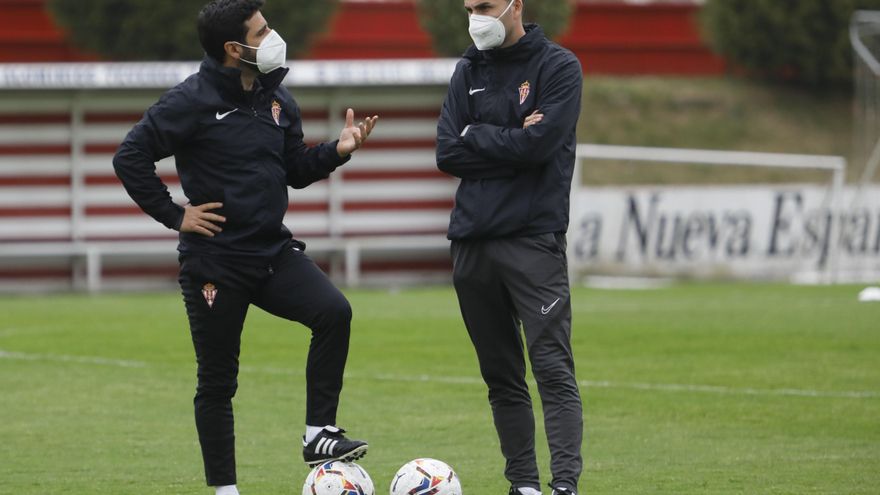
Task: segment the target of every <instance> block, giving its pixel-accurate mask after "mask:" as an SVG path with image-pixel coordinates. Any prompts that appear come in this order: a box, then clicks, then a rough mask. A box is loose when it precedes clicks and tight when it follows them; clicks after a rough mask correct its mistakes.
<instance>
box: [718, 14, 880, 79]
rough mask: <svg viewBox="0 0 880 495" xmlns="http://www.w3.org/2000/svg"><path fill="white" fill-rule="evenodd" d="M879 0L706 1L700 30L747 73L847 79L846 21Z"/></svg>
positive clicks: (849, 76) (849, 72) (849, 58)
mask: <svg viewBox="0 0 880 495" xmlns="http://www.w3.org/2000/svg"><path fill="white" fill-rule="evenodd" d="M858 9H869V10H874V9H880V0H707V2H706V5H705V7H704V8H703V11H702V14H701V17H702V25H703V29H704V32H705V34H706V36H707V38H708V40H709V42H710V43H711V45H712V47H713V48H714V49H715V51H717V52H718V53H719V54H721V55H722V56H724V57H725V58H727V59H728V60H730V61H731V62H733V63H734V64H735V65H738V66H741V67H743V68H745V69H746V70H747V71H748V73H749V74H750V75H753V76H757V77H761V78H767V79H774V80H781V81H788V82H797V83H802V84H806V85H810V86H826V85H835V84H846V83H848V82H849V81H851V80H852V60H853V59H852V47H851V45H850V41H849V21H850V17H851V16H852V14H853V12H854V11H855V10H858Z"/></svg>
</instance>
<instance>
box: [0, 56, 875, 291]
mask: <svg viewBox="0 0 880 495" xmlns="http://www.w3.org/2000/svg"><path fill="white" fill-rule="evenodd" d="M161 65H162V67H156V69H157V70H156V71H153V70H147V69H149V67H146V66H142V65H139V64H59V65H49V66H40V65H28V66H0V290H13V291H21V290H45V289H52V288H55V289H59V288H60V289H69V288H85V289H89V290H101V289H107V288H117V287H126V288H138V289H148V288H154V287H169V286H172V285H173V282H174V280H175V278H176V277H175V272H176V259H175V250H174V246H175V237H176V234H175V233H174V232H172V231H169V230H167V229H165V228H164V227H162V226H161V225H159V224H158V223H156V222H155V221H153V220H152V219H150V218H148V217H147V216H146V215H144V214H143V213H142V212H141V211H140V210H139V209H138V208H137V207H136V206H135V205H134V204H133V203H132V202H131V200H130V199H129V198H128V197H127V196H126V194H125V192H124V190H123V189H122V187H121V185H120V184H119V183H118V180H117V179H116V178H115V176H114V174H113V171H112V166H111V157H112V155H113V153H114V152H115V149H116V146H117V145H118V143H119V142H120V141H121V139H122V138H123V136H124V135H125V133H126V132H127V130H128V129H129V128H130V127H131V125H133V124H134V123H135V122H136V121H137V120H138V119H139V118H140V115H141V113H142V112H143V110H144V109H145V108H146V107H147V106H149V105H150V104H151V103H153V102H154V101H155V100H156V99H157V98H158V96H159V95H160V94H161V92H162V89H161V88H164V87H168V86H170V85H172V84H174V83H176V82H177V81H178V80H179V79H180V78H182V77H183V76H185V75H186V74H188V73H190V72H192V71H193V70H195V67H196V66H195V65H194V64H161ZM452 65H454V64H450V62H449V61H424V62H405V63H404V62H395V63H388V62H379V63H374V64H366V65H364V64H362V65H357V64H355V65H352V63H349V62H333V63H331V62H326V63H307V64H304V63H302V62H296V63H295V64H294V70H293V72H292V75H291V78H292V79H291V80H289V81H288V84H290V85H291V86H292V91H293V93H294V96H295V97H296V98H297V100H298V102H299V103H300V105H301V107H302V109H303V112H304V122H305V129H304V130H305V135H306V138H307V139H308V140H310V141H313V142H316V141H322V140H328V139H333V138H335V136H336V133H338V130H339V129H340V128H341V126H342V119H343V115H344V109H345V108H347V107H349V106H351V107H354V108H355V110H356V111H358V112H359V113H360V114H361V115H363V114H365V113H370V114H373V113H378V114H380V115H381V116H382V119H381V122H380V125H379V127H378V128H377V130H376V131H375V133H374V135H373V136H372V137H371V140H370V142H369V144H368V147H367V149H365V150H361V151H360V152H358V153H357V155H356V156H355V158H354V160H353V161H352V162H351V163H350V164H348V165H346V166H345V167H344V168H343V169H342V170H341V172H339V173H336V174H334V175H333V176H332V177H331V179H330V180H328V181H325V182H322V183H319V184H315V185H313V186H311V187H309V188H307V189H305V190H302V191H292V193H291V202H290V208H289V211H288V215H287V218H286V220H285V223H286V224H288V225H289V226H290V227H291V229H292V231H293V232H294V235H296V236H297V237H299V238H302V239H303V240H305V241H306V242H307V243H308V244H309V251H310V252H311V253H312V254H313V255H314V256H315V257H316V258H318V260H319V261H320V262H322V263H325V266H326V268H327V269H328V270H330V272H331V273H332V274H333V275H334V276H335V277H336V278H337V279H339V281H342V282H346V283H348V284H349V285H357V284H359V283H361V282H362V281H363V280H364V277H363V275H365V274H366V275H368V276H369V279H370V281H371V282H377V283H383V282H385V283H387V282H397V281H400V280H402V279H401V278H400V277H401V276H403V277H404V278H405V279H406V280H409V281H420V282H426V281H448V280H449V279H450V269H451V263H450V260H449V255H448V242H447V241H446V239H445V230H446V226H447V223H448V218H449V212H450V210H451V208H452V206H453V197H454V191H455V187H456V181H455V180H454V179H452V178H450V177H448V176H446V175H444V174H442V173H440V172H439V171H438V170H437V169H436V165H435V162H434V140H435V126H436V119H437V116H438V115H439V108H440V104H441V101H442V99H443V96H444V95H445V91H446V90H445V83H446V80H448V77H449V74H451V70H452ZM34 87H40V88H43V89H39V90H35V89H32V88H34ZM112 88H128V89H112ZM133 88H147V89H133ZM605 160H614V161H638V162H651V163H656V164H659V165H662V164H667V163H698V164H704V165H710V166H725V165H740V166H742V165H745V166H762V167H763V166H771V167H786V168H814V169H821V170H827V171H828V172H829V181H828V185H827V186H823V185H819V186H806V185H803V186H802V185H792V186H778V187H776V186H774V187H770V186H737V187H711V188H705V187H663V188H658V187H651V186H642V187H617V188H597V189H591V188H587V189H583V188H580V187H577V184H580V183H581V181H580V174H579V171H580V170H581V168H582V167H592V166H604V165H602V164H600V163H599V162H601V161H605ZM578 161H579V168H578V169H577V173H576V178H575V184H576V186H575V188H574V189H573V201H572V212H571V213H572V216H571V218H572V221H571V230H570V233H569V241H570V242H569V246H570V249H571V251H570V259H571V263H570V266H571V267H572V270H573V271H574V272H575V273H576V274H585V273H612V274H633V275H673V276H687V277H697V276H700V277H702V276H725V277H748V278H774V279H789V280H791V279H795V278H797V279H800V280H813V281H826V282H827V281H833V280H844V279H850V280H851V279H857V278H870V277H873V276H874V274H875V273H878V272H880V267H878V262H877V258H878V256H880V254H878V250H880V226H878V224H880V219H878V218H877V216H878V215H880V206H878V205H877V204H875V203H876V201H875V198H878V197H880V194H877V192H876V191H874V190H872V191H870V192H869V194H867V195H866V196H867V197H868V198H869V199H868V200H867V201H862V202H860V203H858V204H857V205H853V204H852V201H851V199H850V198H851V196H850V195H851V194H852V193H851V192H850V191H848V190H846V189H845V188H844V187H843V177H844V171H845V167H846V164H845V162H844V161H843V160H842V159H841V158H839V157H816V156H803V155H778V154H765V153H738V152H714V151H698V150H668V149H656V148H638V147H616V146H595V145H581V146H579V148H578ZM158 171H159V173H160V175H161V176H162V177H163V179H164V180H165V181H166V182H167V183H168V184H169V185H170V186H171V192H172V195H173V196H174V197H175V198H177V200H179V201H183V197H182V193H181V190H180V186H179V181H178V180H177V178H176V174H175V172H174V164H173V162H172V161H171V160H164V161H162V162H160V163H159V164H158ZM875 232H876V234H875Z"/></svg>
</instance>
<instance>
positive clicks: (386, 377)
mask: <svg viewBox="0 0 880 495" xmlns="http://www.w3.org/2000/svg"><path fill="white" fill-rule="evenodd" d="M0 359H10V360H19V361H48V362H60V363H79V364H94V365H101V366H116V367H121V368H145V367H147V366H149V364H148V363H145V362H142V361H128V360H122V359H111V358H104V357H89V356H67V355H61V354H27V353H23V352H9V351H4V350H2V349H0ZM241 371H242V372H244V373H260V374H266V375H284V376H299V377H302V376H305V372H304V371H300V370H294V369H289V368H272V367H261V366H242V367H241ZM345 378H346V379H350V380H372V381H384V382H405V383H444V384H450V385H483V380H482V379H481V378H479V377H473V376H443V375H424V374H422V375H395V374H391V373H378V374H372V375H367V374H359V373H346V374H345ZM532 384H534V381H532ZM578 385H580V386H581V387H584V388H603V389H622V390H643V391H648V392H671V393H700V394H715V395H740V396H765V397H813V398H831V399H878V398H880V392H876V391H870V390H861V391H836V390H808V389H795V388H775V389H760V388H750V387H744V388H738V387H722V386H716V385H693V384H690V385H688V384H674V383H637V382H635V383H633V382H611V381H594V380H580V381H578Z"/></svg>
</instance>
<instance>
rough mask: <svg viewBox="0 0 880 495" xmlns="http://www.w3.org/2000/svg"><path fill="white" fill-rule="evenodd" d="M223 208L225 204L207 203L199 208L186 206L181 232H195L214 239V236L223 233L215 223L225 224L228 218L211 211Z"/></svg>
mask: <svg viewBox="0 0 880 495" xmlns="http://www.w3.org/2000/svg"><path fill="white" fill-rule="evenodd" d="M217 208H223V203H205V204H203V205H199V206H193V205H186V207H185V208H184V211H183V221H182V222H180V231H181V232H194V233H196V234H200V235H203V236H205V237H214V234H219V233H220V232H223V229H221V228H220V226H219V225H217V224H216V223H214V222H220V223H223V222H225V221H226V217H221V216H220V215H217V214H215V213H210V212H209V210H216V209H217Z"/></svg>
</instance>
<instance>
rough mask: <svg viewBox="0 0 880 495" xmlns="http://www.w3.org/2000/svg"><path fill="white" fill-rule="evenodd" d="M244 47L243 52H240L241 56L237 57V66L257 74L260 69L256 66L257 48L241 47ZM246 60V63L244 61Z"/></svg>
mask: <svg viewBox="0 0 880 495" xmlns="http://www.w3.org/2000/svg"><path fill="white" fill-rule="evenodd" d="M242 48H244V53H242V54H241V57H240V58H239V59H238V68H239V69H241V70H243V71H249V72H253V73H254V74H259V73H260V70H259V69H258V68H257V66H256V63H257V50H255V49H254V48H248V47H242ZM245 60H247V61H248V62H253V63H248V62H245Z"/></svg>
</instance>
